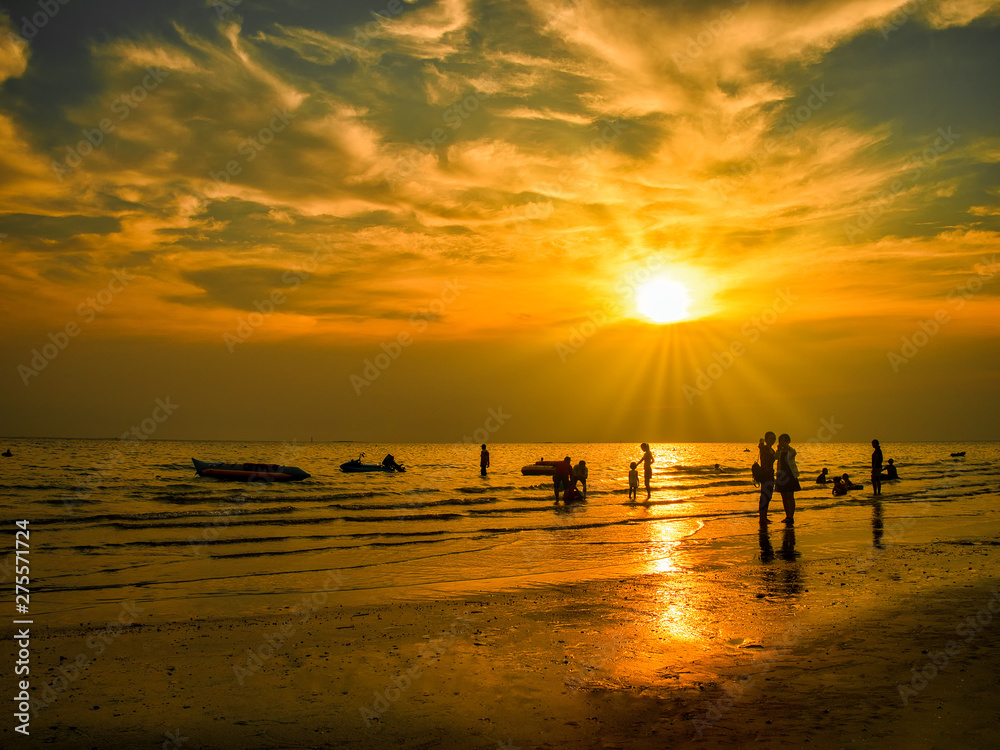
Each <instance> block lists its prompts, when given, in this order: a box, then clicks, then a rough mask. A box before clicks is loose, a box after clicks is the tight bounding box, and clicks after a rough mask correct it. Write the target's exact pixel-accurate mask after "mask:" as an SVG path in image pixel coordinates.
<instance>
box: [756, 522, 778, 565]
mask: <svg viewBox="0 0 1000 750" xmlns="http://www.w3.org/2000/svg"><path fill="white" fill-rule="evenodd" d="M758 541H759V542H760V561H761V562H764V563H768V562H771V560H773V559H774V547H772V546H771V536H770V534H769V533H768V531H767V525H766V524H762V525H761V527H760V534H758Z"/></svg>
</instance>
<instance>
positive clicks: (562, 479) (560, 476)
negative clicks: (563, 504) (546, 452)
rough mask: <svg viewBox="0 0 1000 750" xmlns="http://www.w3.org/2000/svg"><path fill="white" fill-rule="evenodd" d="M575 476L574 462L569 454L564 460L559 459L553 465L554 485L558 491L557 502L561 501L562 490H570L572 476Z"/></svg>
mask: <svg viewBox="0 0 1000 750" xmlns="http://www.w3.org/2000/svg"><path fill="white" fill-rule="evenodd" d="M572 476H573V463H572V462H571V461H570V458H569V456H566V458H564V459H563V460H562V461H557V462H556V463H555V465H554V466H553V467H552V486H553V488H554V489H555V492H556V502H557V503H558V502H559V492H560V490H568V489H569V487H570V477H572Z"/></svg>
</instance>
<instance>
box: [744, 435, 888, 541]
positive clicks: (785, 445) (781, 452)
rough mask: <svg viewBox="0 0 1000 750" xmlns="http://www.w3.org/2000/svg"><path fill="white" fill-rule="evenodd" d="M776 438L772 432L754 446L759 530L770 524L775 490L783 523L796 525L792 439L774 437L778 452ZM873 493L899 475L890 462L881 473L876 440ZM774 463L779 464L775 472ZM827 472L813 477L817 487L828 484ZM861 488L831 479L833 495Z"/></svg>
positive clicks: (796, 484) (841, 479)
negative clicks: (759, 476)
mask: <svg viewBox="0 0 1000 750" xmlns="http://www.w3.org/2000/svg"><path fill="white" fill-rule="evenodd" d="M774 441H775V436H774V433H773V432H766V433H764V437H762V438H761V439H760V442H759V443H758V444H757V450H758V453H759V454H760V458H759V460H760V466H761V469H762V475H763V478H762V479H761V482H760V503H759V505H758V511H759V514H760V523H761V525H762V526H764V525H766V524H768V523H770V521H768V518H767V511H768V506H769V505H770V503H771V497H772V496H773V494H774V491H775V490H778V492H779V493H780V494H781V504H782V505H783V506H784V509H785V517H784V519H782V520H783V523H785V524H787V525H789V526H791V525H793V524H794V523H795V493H796V492H797V491H799V490H801V489H802V486H801V485H800V484H799V480H798V476H799V470H798V467H797V466H796V465H795V449H794V448H792V446H791V438H790V437H789V436H788V435H787V434H782V435H779V436H778V437H777V441H778V448H777V450H775V449H774V448H772V447H771V446H773V445H774ZM872 448H873V449H874V450H873V451H872V474H871V477H872V492H874V493H875V494H876V495H881V494H882V482H883V481H889V480H891V479H899V472H898V471H897V470H896V467H895V465H894V464H893V459H891V458H890V459H889V464H888V466H886V468H885V471H883V470H882V448H881V446H879V442H878V440H872ZM775 462H777V464H778V468H777V470H775V468H774V465H775ZM828 475H829V469H826V468H824V469H823V470H822V471H821V472H820V473H819V476H818V477H816V483H817V484H826V483H827V482H828V481H829V476H828ZM862 487H863V485H860V484H855V483H854V482H852V481H851V478H850V477H849V476H848V475H847V473H846V472H845V473H844V474H842V475H841V476H839V477H834V478H833V494H834V495H845V494H847V491H848V490H860V489H861V488H862Z"/></svg>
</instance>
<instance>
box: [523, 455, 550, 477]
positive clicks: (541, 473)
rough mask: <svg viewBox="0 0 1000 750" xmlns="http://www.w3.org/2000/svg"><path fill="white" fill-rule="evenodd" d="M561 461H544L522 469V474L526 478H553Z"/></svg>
mask: <svg viewBox="0 0 1000 750" xmlns="http://www.w3.org/2000/svg"><path fill="white" fill-rule="evenodd" d="M557 463H560V462H559V461H546V460H544V459H542V460H540V461H536V462H535V463H533V464H528V465H527V466H522V467H521V473H522V474H523V475H524V476H526V477H551V476H552V474H553V473H554V472H555V467H556V464H557Z"/></svg>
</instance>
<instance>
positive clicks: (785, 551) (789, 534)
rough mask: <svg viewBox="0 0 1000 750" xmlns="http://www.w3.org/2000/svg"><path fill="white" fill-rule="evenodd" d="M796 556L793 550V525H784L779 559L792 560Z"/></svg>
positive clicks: (797, 554)
mask: <svg viewBox="0 0 1000 750" xmlns="http://www.w3.org/2000/svg"><path fill="white" fill-rule="evenodd" d="M798 556H799V553H798V552H796V551H795V527H794V526H786V527H785V530H784V532H783V533H782V536H781V559H782V560H794V559H795V558H796V557H798Z"/></svg>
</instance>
